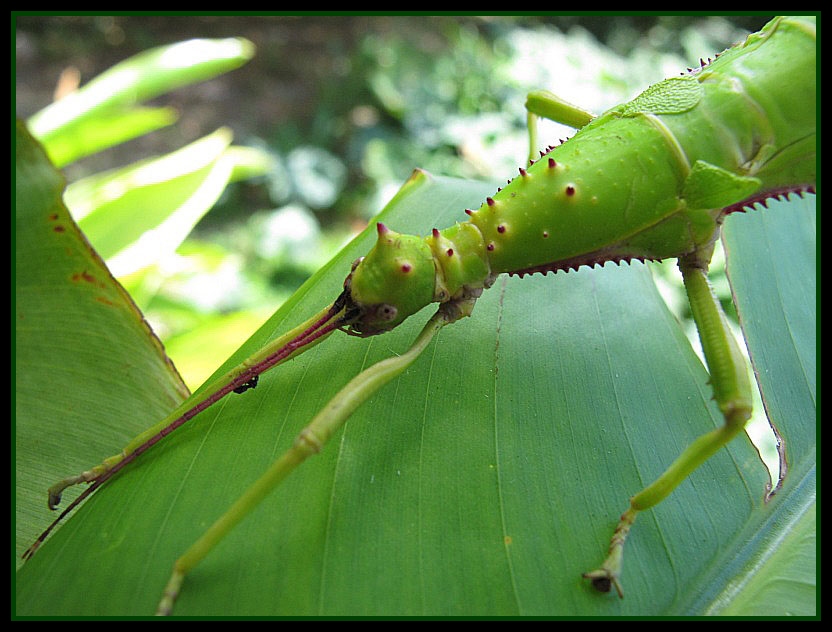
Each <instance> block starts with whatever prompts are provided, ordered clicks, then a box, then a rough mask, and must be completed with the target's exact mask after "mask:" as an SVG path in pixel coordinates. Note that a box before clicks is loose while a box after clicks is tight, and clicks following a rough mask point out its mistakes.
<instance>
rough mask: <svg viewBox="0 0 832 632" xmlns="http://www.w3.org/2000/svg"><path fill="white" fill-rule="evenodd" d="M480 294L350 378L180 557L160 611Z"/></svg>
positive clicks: (452, 306)
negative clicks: (233, 533) (241, 524)
mask: <svg viewBox="0 0 832 632" xmlns="http://www.w3.org/2000/svg"><path fill="white" fill-rule="evenodd" d="M475 300H476V299H463V300H460V301H455V302H450V303H445V304H443V305H442V306H441V307H440V308H439V311H437V312H436V314H434V316H433V317H432V318H431V319H430V320H429V321H428V322H427V324H426V325H425V327H424V328H423V329H422V331H421V333H420V334H419V336H418V337H417V338H416V341H415V342H414V343H413V345H412V346H411V347H410V348H409V349H408V350H407V351H406V352H405V353H403V354H402V355H399V356H396V357H393V358H387V359H386V360H382V361H381V362H378V363H376V364H374V365H373V366H371V367H370V368H368V369H366V370H364V371H362V372H361V373H359V374H358V375H357V376H355V377H354V378H353V379H352V380H350V382H349V383H348V384H347V385H346V386H345V387H344V388H343V389H341V391H340V392H339V393H338V394H337V395H336V396H335V397H333V398H332V400H331V401H330V402H329V403H328V404H327V405H326V406H325V407H324V408H323V409H322V410H321V411H320V412H319V413H318V414H317V415H316V416H315V418H314V419H313V420H312V421H311V422H310V423H309V425H307V426H306V427H305V428H304V429H303V430H301V432H300V433H299V434H298V436H297V438H296V439H295V441H294V443H293V445H292V447H291V448H289V449H288V450H286V452H284V453H283V455H282V456H281V457H280V458H279V459H278V460H277V461H275V462H274V463H273V464H272V466H271V467H270V468H269V469H268V470H267V471H266V472H265V473H264V474H263V475H262V476H261V477H260V478H259V479H258V480H257V481H256V482H255V483H254V484H253V485H252V486H251V487H249V489H248V490H247V491H246V492H245V493H244V494H243V495H242V496H240V498H239V499H238V500H237V502H235V503H234V504H233V505H232V506H231V508H230V509H228V511H226V512H225V513H224V514H223V515H222V516H221V517H220V518H219V519H218V520H217V521H216V522H215V523H214V524H213V525H212V526H211V527H210V528H209V529H208V530H207V531H206V532H205V533H204V534H203V535H202V537H200V538H199V540H197V541H196V542H195V543H194V544H193V545H192V546H191V547H190V548H189V549H188V550H187V551H186V552H185V554H184V555H182V557H180V558H179V559H178V560H176V562H175V563H174V565H173V573H172V574H171V577H170V579H169V580H168V583H167V585H166V586H165V590H164V593H163V595H162V599H161V601H160V602H159V607H158V609H157V611H156V614H157V615H168V614H170V613H171V610H172V609H173V605H174V602H175V600H176V597H177V596H178V594H179V589H180V587H181V585H182V582H183V581H184V579H185V575H186V574H187V573H188V572H189V571H191V570H192V569H193V568H194V567H195V566H196V565H197V564H198V563H199V562H200V561H201V560H202V559H203V558H204V557H205V556H206V555H207V554H208V553H209V552H210V551H211V550H212V549H213V548H214V546H216V545H217V543H218V542H219V541H220V540H221V539H222V538H224V537H225V536H226V535H227V534H228V533H229V532H230V531H231V530H232V529H233V528H234V527H235V526H236V525H237V524H238V523H239V522H240V521H241V520H242V519H243V518H245V517H246V516H247V515H248V514H249V513H250V512H251V511H252V509H254V508H255V507H256V506H257V505H258V504H259V503H260V502H261V501H262V500H263V499H264V498H265V497H266V496H267V495H268V494H269V493H271V491H272V490H274V489H275V488H276V487H277V486H278V485H279V484H280V483H281V482H282V481H283V479H285V478H286V477H287V476H288V475H289V474H290V473H291V472H292V471H293V470H294V469H295V468H296V467H297V466H298V465H300V464H301V463H303V461H305V460H306V459H307V458H308V457H310V456H312V455H313V454H317V453H318V452H320V451H321V449H322V448H323V447H324V445H325V444H326V443H327V441H328V440H329V439H330V437H332V435H333V434H334V433H335V432H336V431H337V430H338V429H339V428H340V427H341V426H342V425H343V424H344V422H345V421H346V420H347V419H348V418H349V417H350V415H352V413H353V412H354V411H355V410H356V408H358V407H359V406H360V405H361V404H362V403H364V402H365V401H366V400H367V399H368V398H369V397H370V396H372V395H373V394H374V393H375V392H376V391H377V390H378V389H380V388H381V387H382V386H384V385H385V384H387V383H388V382H389V381H390V380H392V379H393V378H394V377H396V376H397V375H399V374H401V373H402V372H403V371H404V370H405V369H406V368H407V367H409V366H410V365H411V364H412V363H413V362H414V361H415V360H416V358H418V357H419V355H420V354H421V353H422V351H424V350H425V348H426V347H427V345H428V343H429V342H430V341H431V339H432V338H433V337H434V336H435V335H436V334H437V333H438V332H439V330H440V329H442V327H444V326H445V325H448V324H450V323H452V322H454V321H456V320H458V319H459V318H462V317H463V316H468V315H470V313H471V309H472V308H473V304H474V301H475Z"/></svg>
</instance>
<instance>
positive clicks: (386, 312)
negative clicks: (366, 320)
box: [376, 303, 399, 322]
mask: <svg viewBox="0 0 832 632" xmlns="http://www.w3.org/2000/svg"><path fill="white" fill-rule="evenodd" d="M398 313H399V310H397V309H396V308H395V306H393V305H388V304H387V303H382V304H381V305H379V306H378V308H377V309H376V316H377V317H378V319H379V320H381V321H383V322H390V321H391V320H394V319H395V318H396V314H398Z"/></svg>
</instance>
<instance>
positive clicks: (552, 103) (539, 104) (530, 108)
mask: <svg viewBox="0 0 832 632" xmlns="http://www.w3.org/2000/svg"><path fill="white" fill-rule="evenodd" d="M526 111H527V112H528V118H527V120H528V128H529V160H535V159H536V158H537V155H536V152H537V150H538V148H539V145H538V142H537V119H538V118H540V117H542V118H545V119H549V120H550V121H554V122H555V123H561V124H563V125H568V126H569V127H574V128H575V129H580V128H581V127H583V126H584V125H586V124H587V123H589V122H590V121H591V120H592V119H594V118H595V114H593V113H592V112H589V111H587V110H584V109H583V108H580V107H578V106H577V105H573V104H571V103H569V102H567V101H564V100H563V99H561V98H560V97H559V96H557V95H556V94H553V93H551V92H549V91H547V90H534V91H532V92H529V94H528V95H527V96H526Z"/></svg>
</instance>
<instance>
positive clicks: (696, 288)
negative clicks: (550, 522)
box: [584, 248, 752, 597]
mask: <svg viewBox="0 0 832 632" xmlns="http://www.w3.org/2000/svg"><path fill="white" fill-rule="evenodd" d="M712 250H713V248H710V249H709V250H708V251H707V252H704V253H703V252H699V253H694V254H693V255H689V256H686V257H682V258H680V259H679V269H680V270H681V272H682V278H683V280H684V284H685V290H686V291H687V294H688V298H689V300H690V306H691V311H692V313H693V318H694V322H695V323H696V328H697V330H698V331H699V337H700V340H701V342H702V350H703V353H704V355H705V361H706V363H707V365H708V371H709V373H710V378H711V379H710V383H711V386H712V388H713V391H714V399H715V400H716V403H717V405H718V407H719V410H720V412H722V415H723V417H724V419H725V424H724V425H723V426H722V427H720V428H717V429H715V430H713V431H711V432H709V433H706V434H704V435H702V436H701V437H699V438H698V439H696V440H694V441H693V443H691V444H690V445H689V446H688V447H687V448H686V449H685V450H684V452H682V454H681V455H679V457H677V459H676V460H675V461H674V462H673V463H672V464H671V465H670V467H668V468H667V469H666V470H665V471H664V473H663V474H661V476H659V478H657V479H656V480H655V481H654V482H653V483H652V484H650V485H648V486H647V487H646V488H644V489H643V490H642V491H640V492H639V493H637V494H636V495H635V496H633V497H632V498H631V499H630V506H629V508H628V509H627V511H625V512H624V513H623V514H622V515H621V519H620V521H619V523H618V525H617V526H616V529H615V533H614V534H613V537H612V540H611V542H610V548H609V553H608V555H607V558H606V559H605V560H604V562H603V564H602V565H601V567H600V568H598V569H596V570H594V571H591V572H589V573H585V574H584V577H586V578H587V579H591V580H592V582H593V585H594V586H595V587H596V588H597V589H599V590H601V591H602V592H609V590H610V588H611V587H615V589H616V592H617V593H618V595H619V596H620V597H623V596H624V593H623V590H622V588H621V584H620V581H619V577H620V575H621V565H622V554H623V548H624V543H625V541H626V538H627V534H628V532H629V530H630V527H631V526H632V524H633V522H634V521H635V519H636V516H637V515H638V512H640V511H643V510H644V509H649V508H650V507H653V506H654V505H656V504H657V503H659V502H660V501H662V500H663V499H664V498H665V497H666V496H667V495H668V494H669V493H670V492H671V491H673V490H674V489H675V488H676V486H677V485H679V483H681V482H682V481H683V480H685V479H686V478H687V477H688V475H689V474H690V473H691V472H693V470H695V469H696V468H697V467H699V466H700V465H701V464H702V463H704V462H705V461H706V460H708V459H709V458H710V457H711V456H713V455H714V454H715V453H716V452H717V451H718V450H719V449H720V448H722V447H724V446H725V445H726V444H727V443H728V442H730V441H731V439H733V438H734V437H736V436H737V435H738V434H739V433H740V432H742V430H743V428H744V427H745V424H746V422H747V421H748V420H749V419H750V418H751V411H752V399H751V383H750V381H749V379H748V370H747V366H746V361H745V358H744V356H743V354H742V353H741V351H740V348H739V345H738V344H737V341H736V338H735V337H734V335H733V333H732V332H731V330H730V328H729V327H728V322H727V319H726V317H725V313H724V312H723V311H722V306H721V305H720V304H719V300H717V298H716V297H715V296H714V294H713V291H712V290H711V287H710V284H709V283H708V276H707V274H708V261H709V260H710V254H711V252H712Z"/></svg>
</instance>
